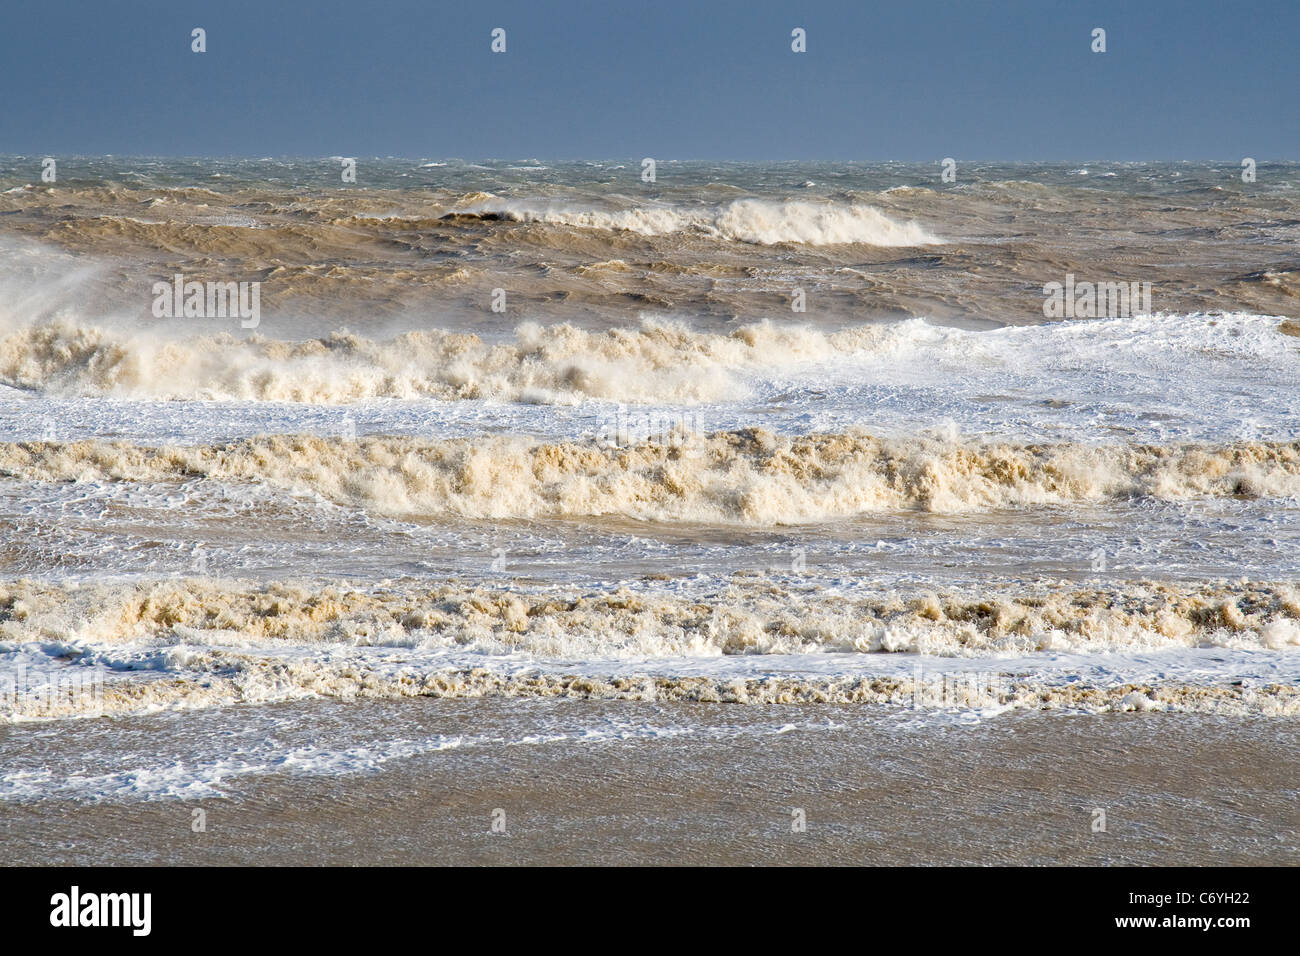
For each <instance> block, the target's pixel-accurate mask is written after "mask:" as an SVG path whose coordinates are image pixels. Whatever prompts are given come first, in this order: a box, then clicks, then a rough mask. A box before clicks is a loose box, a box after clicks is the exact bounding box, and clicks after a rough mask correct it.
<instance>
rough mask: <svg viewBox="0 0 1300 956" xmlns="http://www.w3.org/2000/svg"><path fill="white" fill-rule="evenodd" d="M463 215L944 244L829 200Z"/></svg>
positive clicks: (485, 210) (519, 207)
mask: <svg viewBox="0 0 1300 956" xmlns="http://www.w3.org/2000/svg"><path fill="white" fill-rule="evenodd" d="M462 217H463V218H473V219H486V220H507V221H511V222H537V223H545V224H549V225H560V226H576V227H578V228H582V229H607V230H624V231H628V232H635V233H638V234H640V235H643V236H663V235H668V234H670V233H677V232H689V233H694V234H696V235H703V236H707V237H709V238H713V239H734V240H739V241H741V242H750V243H755V244H758V245H776V244H778V243H787V242H789V243H803V244H806V245H813V246H827V245H848V244H862V245H871V246H923V245H935V244H938V243H940V242H942V240H941V239H938V238H936V237H935V236H932V235H931V234H930V233H928V232H926V230H924V229H923V228H921V227H920V226H918V225H917V224H916V223H912V222H907V223H901V222H896V221H895V220H893V219H890V218H889V217H888V216H886V215H884V214H883V213H882V212H880V211H879V210H877V209H875V208H874V207H872V206H864V205H844V204H837V203H825V202H803V201H787V202H775V201H772V200H765V199H737V200H734V201H732V202H729V203H723V204H721V205H717V206H695V207H684V206H636V207H633V208H630V209H614V210H598V209H580V208H575V207H573V206H570V205H566V204H563V203H547V202H539V201H536V200H508V199H499V198H497V197H485V198H482V199H478V200H477V201H475V202H470V203H467V204H465V205H463V206H459V207H457V208H455V209H453V210H452V211H451V212H449V213H447V214H446V215H445V216H444V217H443V218H444V219H452V218H462Z"/></svg>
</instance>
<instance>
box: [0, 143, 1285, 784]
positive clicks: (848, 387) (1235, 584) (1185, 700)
mask: <svg viewBox="0 0 1300 956" xmlns="http://www.w3.org/2000/svg"><path fill="white" fill-rule="evenodd" d="M338 165H339V164H338V162H337V161H336V160H329V159H320V160H294V161H289V160H270V159H267V160H228V161H227V160H155V159H131V158H111V159H87V158H78V157H66V158H63V159H61V160H60V163H59V170H60V178H59V181H58V182H57V183H56V184H54V185H52V186H51V185H47V184H42V183H40V182H39V177H38V173H39V162H38V161H36V160H33V159H31V158H24V157H2V158H0V722H4V723H5V724H6V725H8V727H7V729H5V730H3V731H0V734H2V736H0V753H8V755H9V756H8V758H7V759H6V761H5V763H4V764H2V765H0V802H5V801H8V802H9V803H11V804H15V805H16V804H23V805H27V804H31V803H33V802H35V803H40V802H41V801H43V800H44V801H53V802H58V801H66V800H110V801H128V802H129V801H132V800H141V799H143V800H145V801H155V800H162V801H167V800H184V799H188V798H195V799H212V798H218V797H223V796H231V795H234V794H238V793H239V792H240V788H241V787H242V786H243V784H241V783H239V781H247V780H252V779H258V780H260V779H263V778H268V777H277V776H282V775H290V776H292V775H293V774H295V773H299V772H302V773H305V774H308V775H326V776H331V775H332V776H335V777H338V778H339V779H341V780H344V779H350V778H352V777H354V776H356V775H358V774H368V773H380V774H382V773H385V772H387V771H386V770H385V768H388V767H392V766H398V765H402V761H404V760H409V759H415V758H419V759H420V760H425V759H431V758H430V755H434V754H437V753H440V752H442V751H443V750H445V749H452V748H468V749H469V750H472V749H473V746H471V745H473V744H474V742H475V741H479V742H480V743H481V744H483V745H484V746H488V747H489V749H491V747H498V746H506V745H508V744H509V745H512V746H513V744H512V743H511V742H519V741H527V740H534V739H537V740H541V739H550V738H548V737H547V736H546V735H547V734H548V733H555V734H559V735H560V737H559V738H556V739H564V740H568V741H574V740H587V741H590V742H591V743H592V744H593V746H595V745H597V744H598V745H599V746H600V747H606V748H608V747H614V748H618V747H619V746H620V741H624V740H627V741H632V740H635V741H646V740H651V739H658V735H660V734H661V733H662V734H669V735H670V736H671V735H679V736H680V735H682V734H685V735H687V736H691V735H694V736H699V737H702V738H708V739H714V738H715V737H717V738H718V739H730V737H728V735H729V734H734V735H738V739H740V738H743V739H744V740H750V739H751V737H754V735H755V734H758V735H759V736H762V735H763V734H766V733H768V732H769V731H772V732H775V731H776V730H780V728H782V727H784V726H786V724H790V725H792V726H793V727H795V728H804V729H806V728H807V727H814V726H816V727H821V726H823V724H824V723H825V722H827V721H829V722H830V723H831V724H832V725H835V724H836V723H837V722H843V720H845V719H852V720H855V721H857V720H862V721H867V722H868V723H869V724H871V726H872V727H875V726H877V723H872V722H879V721H885V722H887V723H888V722H889V721H895V722H898V723H899V725H900V726H907V727H909V728H912V729H911V730H910V731H909V732H915V733H918V734H925V733H929V732H930V731H929V730H927V729H926V728H932V727H943V728H948V729H949V730H950V729H951V728H952V727H966V726H969V725H983V724H985V723H987V722H990V721H992V722H997V721H1000V720H1007V719H1011V715H1015V719H1017V720H1022V719H1025V720H1033V719H1044V720H1045V719H1048V716H1049V715H1050V716H1051V718H1052V719H1056V717H1058V716H1060V715H1084V714H1091V715H1098V714H1114V715H1115V717H1114V719H1115V720H1140V719H1142V715H1144V714H1149V713H1150V712H1152V711H1159V712H1161V713H1165V714H1168V715H1170V716H1169V717H1168V719H1169V720H1177V719H1186V720H1188V721H1193V720H1196V721H1203V720H1205V719H1209V718H1213V719H1219V718H1223V719H1226V720H1233V721H1250V722H1251V723H1250V727H1251V728H1252V729H1251V731H1250V733H1251V734H1252V735H1255V736H1258V735H1260V734H1263V735H1264V736H1267V734H1268V733H1269V731H1268V730H1267V728H1268V727H1269V726H1275V727H1276V728H1278V730H1277V732H1278V733H1283V732H1289V731H1288V730H1286V728H1289V727H1290V726H1291V720H1292V718H1294V717H1295V716H1297V715H1300V684H1298V683H1297V680H1298V679H1300V425H1298V424H1297V423H1298V422H1300V375H1298V374H1297V373H1298V372H1300V337H1298V336H1297V332H1300V324H1298V323H1297V321H1296V319H1297V317H1300V304H1298V303H1300V259H1297V254H1296V249H1297V240H1298V239H1300V166H1296V165H1294V164H1292V165H1285V164H1284V165H1276V166H1269V167H1263V166H1262V167H1260V172H1259V180H1258V182H1257V183H1255V184H1243V183H1241V182H1240V180H1239V179H1238V178H1237V172H1238V171H1237V170H1235V169H1234V168H1233V167H1231V166H1223V167H1216V166H1213V165H1207V164H1106V163H1091V164H1069V165H1061V166H1044V165H1017V166H1002V165H988V166H963V167H962V169H961V171H960V173H959V177H958V182H956V183H953V184H945V183H942V182H941V181H940V179H939V171H938V168H937V167H929V166H909V165H905V164H880V165H862V164H845V165H839V166H835V165H830V164H769V165H744V164H699V163H663V164H661V165H660V167H659V172H658V181H657V182H656V183H653V184H646V183H643V182H641V180H640V176H639V174H640V167H639V164H638V163H634V162H631V161H624V162H616V161H611V162H588V163H563V164H546V163H542V162H537V161H527V162H508V163H507V162H483V163H468V162H463V161H459V160H431V159H426V160H393V159H388V160H378V159H376V160H360V161H359V163H358V183H357V185H355V186H351V185H348V186H344V185H343V184H341V183H339V182H338ZM33 169H35V170H36V173H33V172H32V170H33ZM177 274H180V275H183V276H184V278H185V281H197V282H257V283H260V287H259V288H260V300H259V301H260V311H259V314H258V315H257V321H256V324H255V327H251V326H246V324H245V323H244V322H241V319H240V317H239V316H213V317H203V316H190V317H176V318H167V317H158V316H157V315H156V314H155V304H156V299H157V293H156V292H155V290H154V285H155V283H159V282H162V283H171V282H172V278H173V276H175V275H177ZM1067 276H1073V277H1074V280H1077V281H1080V282H1082V281H1088V282H1098V283H1099V282H1126V283H1128V282H1136V283H1150V284H1151V291H1150V308H1149V309H1145V310H1130V312H1131V314H1124V315H1093V316H1083V317H1075V318H1068V319H1059V320H1049V319H1048V318H1046V317H1045V316H1044V311H1043V301H1044V291H1043V286H1044V285H1045V284H1047V283H1051V282H1062V283H1064V282H1065V281H1066V279H1067ZM797 295H802V296H803V303H804V306H805V309H804V311H794V310H793V309H792V307H791V304H792V302H793V301H794V300H795V297H796V296H797ZM494 304H501V305H502V306H503V308H502V310H501V311H494V310H493V305H494ZM424 698H442V699H444V700H445V701H446V702H447V706H448V707H455V706H456V702H457V701H460V702H462V703H463V704H464V706H466V707H469V702H470V701H472V700H478V699H489V700H491V701H498V702H501V707H500V708H498V709H497V710H494V711H493V716H492V720H493V721H497V722H504V723H503V724H502V726H496V724H494V725H493V727H492V728H491V729H490V730H489V729H484V730H483V731H482V733H477V734H476V731H475V728H474V727H473V726H472V721H469V722H468V724H467V722H466V720H465V719H458V724H457V726H458V727H459V729H458V731H457V733H456V734H450V735H449V734H447V733H443V732H442V731H441V730H438V729H437V728H436V727H430V726H426V725H421V729H420V733H419V734H416V735H415V736H412V735H411V733H408V731H410V728H404V727H402V726H401V724H402V722H401V721H400V720H399V719H397V718H395V717H391V716H390V717H386V718H384V719H385V720H387V721H389V722H390V723H391V724H392V732H391V734H388V733H387V732H386V731H385V729H384V726H377V727H374V728H371V729H368V730H367V731H366V732H365V733H364V734H362V735H361V737H363V738H364V739H354V738H356V737H357V731H356V730H355V728H354V729H348V728H347V727H346V726H345V724H346V721H344V722H343V723H340V722H339V721H338V720H337V719H336V718H337V715H338V713H339V711H336V710H330V709H327V708H324V707H323V706H322V705H321V702H322V701H328V702H330V706H331V707H332V706H334V704H335V703H340V702H341V703H348V702H351V704H353V705H355V706H356V707H358V708H360V709H359V710H358V711H357V712H358V713H367V714H369V713H374V712H375V711H374V708H375V707H377V706H382V707H386V708H390V711H391V713H400V712H401V711H400V706H401V705H402V704H406V705H408V706H411V707H415V706H417V704H416V702H417V700H421V699H424ZM362 699H364V702H365V707H364V708H363V707H362V704H363V701H362ZM512 702H514V703H517V704H518V705H519V706H518V708H517V710H513V711H512V710H511V708H510V706H509V705H510V704H511V703H512ZM561 702H563V706H562V709H561V710H555V709H550V710H548V709H547V708H548V707H550V708H555V707H560V706H561ZM583 702H585V705H586V706H590V707H591V708H592V710H591V711H590V714H591V715H594V714H597V713H598V714H599V715H600V717H599V719H596V718H595V717H592V718H591V719H590V720H588V719H586V717H584V713H583V711H582V710H581V708H582V707H583V706H584V703H583ZM619 704H624V705H625V706H626V709H625V710H624V711H622V712H620V711H618V709H617V705H619ZM718 704H729V705H732V709H731V711H730V712H731V713H733V714H740V713H746V714H748V716H744V717H743V718H742V717H739V716H737V717H735V718H734V720H733V719H731V718H728V717H727V716H726V715H727V713H728V710H727V708H725V707H724V708H722V709H721V710H719V709H718V707H717V706H716V705H718ZM493 706H494V707H495V706H496V705H495V704H494V705H493ZM659 706H663V707H669V708H671V710H670V716H671V721H670V724H671V726H668V727H666V728H665V727H664V726H660V725H659V724H657V723H655V721H656V720H660V719H661V718H662V717H663V714H662V713H660V712H658V711H656V710H654V707H659ZM693 707H694V708H696V709H694V710H693V709H692V708H693ZM366 708H369V709H366ZM575 708H576V709H575ZM597 708H598V709H597ZM611 708H613V709H612V710H611ZM757 708H775V710H764V711H763V713H764V714H765V715H768V716H765V717H763V718H762V719H759V718H758V717H756V716H755V713H756V711H755V709H757ZM782 708H787V710H788V713H789V717H788V719H787V718H786V717H783V716H779V712H780V711H781V709H782ZM844 708H849V709H850V710H849V712H851V713H852V714H855V715H858V716H853V717H851V718H846V717H845V711H844ZM390 711H385V713H389V712H390ZM344 713H346V711H344ZM449 713H450V712H449ZM465 713H469V711H466V712H465ZM512 714H513V715H514V717H513V720H514V723H511V720H512V716H511V715H512ZM610 714H613V715H614V716H613V717H609V716H608V715H610ZM620 714H621V716H620ZM693 714H698V715H699V719H698V721H695V720H694V718H693V717H692V715H693ZM557 715H562V717H563V719H561V716H557ZM647 715H648V716H647ZM861 715H867V716H861ZM160 716H165V717H166V720H167V721H168V723H167V726H169V727H171V728H173V729H172V730H170V731H168V733H169V734H180V735H181V736H186V735H188V734H189V733H191V731H190V730H189V729H187V728H189V727H190V726H191V724H190V723H188V722H190V721H195V722H197V721H202V726H203V727H204V728H205V730H204V733H205V734H211V733H215V734H217V735H218V737H217V740H218V742H217V743H210V742H209V743H204V744H203V746H202V747H198V748H196V749H193V750H192V754H193V760H192V761H186V760H181V759H176V755H175V754H172V753H171V752H170V751H167V752H165V753H164V750H165V749H166V748H161V749H159V750H158V752H157V753H154V754H152V755H150V754H148V753H146V751H147V750H148V748H149V747H150V746H155V745H154V744H147V743H141V741H147V740H155V741H156V740H157V737H158V735H157V734H154V733H152V732H148V731H147V728H150V727H157V726H160V725H159V724H158V722H157V721H158V719H159V717H160ZM589 716H590V715H589ZM462 717H463V715H462ZM769 717H770V721H771V722H773V723H772V726H771V727H769V726H768V723H765V722H764V721H767V720H768V718H769ZM81 718H86V719H93V720H96V721H100V723H97V724H95V725H94V726H95V727H96V728H102V727H104V726H111V727H116V728H118V729H117V730H115V731H112V732H111V733H109V732H105V731H104V730H102V729H96V730H95V731H93V732H84V731H77V732H72V731H68V732H67V733H66V734H65V732H64V730H63V728H70V727H74V726H90V725H86V724H79V723H78V720H79V719H81ZM103 721H110V722H112V723H110V724H104V723H103ZM277 721H279V722H281V723H282V724H283V726H282V727H281V730H275V729H274V728H275V727H276V726H277ZM556 721H559V724H560V725H563V726H562V727H561V728H560V729H559V730H556V729H555V726H552V725H553V724H555V722H556ZM609 721H613V723H612V724H611V723H609ZM1260 721H1262V722H1263V723H1262V724H1261V723H1259V722H1260ZM1270 721H1272V722H1275V723H1273V724H1270V723H1269V722H1270ZM304 722H305V723H304ZM589 724H590V726H588V725H589ZM193 726H199V724H197V723H196V724H194V725H193ZM855 726H856V725H855ZM891 726H892V724H891ZM1242 726H1245V725H1244V724H1243V725H1242ZM291 727H292V728H294V729H293V730H292V732H290V730H289V728H291ZM313 727H315V728H316V733H315V734H314V735H313V733H312V732H310V731H311V729H312V728H313ZM548 727H549V728H550V729H549V730H548V729H547V728H548ZM1261 727H1262V728H1264V729H1263V730H1261V729H1260V728H1261ZM51 728H54V729H51ZM674 728H676V729H674ZM729 728H730V729H729ZM773 728H775V730H773ZM282 732H283V735H284V741H283V742H282V744H281V743H275V744H268V743H266V741H269V740H272V739H275V740H279V736H277V735H279V734H281V733H282ZM800 732H801V733H802V732H803V731H802V730H801V731H800ZM864 732H866V731H864ZM872 732H875V731H872ZM935 732H937V731H935ZM944 732H948V731H947V730H945V731H944ZM810 733H811V731H810ZM25 734H26V735H32V734H36V735H40V734H44V735H49V734H55V735H56V737H53V738H50V737H46V738H42V739H50V740H53V739H57V740H58V741H60V743H59V744H58V745H57V746H56V747H54V749H53V750H52V751H50V753H49V754H48V755H44V756H42V755H43V754H46V751H45V750H42V749H39V748H38V749H33V745H32V741H33V740H35V739H36V738H34V737H31V736H24V735H25ZM115 734H116V735H117V736H116V738H115V737H114V735H115ZM221 735H227V736H229V737H230V739H232V740H235V739H243V738H244V737H247V738H248V739H249V740H252V741H253V744H250V745H249V746H248V747H245V746H244V745H242V744H241V745H240V746H239V747H236V748H234V749H227V748H226V747H225V745H224V744H222V743H220V740H222V739H225V738H224V737H222V736H221ZM250 735H251V736H250ZM259 735H263V736H261V737H259ZM814 736H815V735H814ZM480 738H481V740H480ZM114 739H116V740H117V741H118V742H117V744H114V743H113V740H114ZM205 739H206V738H205ZM692 739H694V737H692ZM754 739H757V738H756V737H755V738H754ZM127 740H130V741H131V743H130V745H127V744H126V743H124V742H123V741H127ZM258 741H260V742H258ZM738 746H740V745H738ZM744 746H750V745H748V744H746V745H744ZM753 746H760V745H759V744H754V745H753ZM259 748H260V749H259ZM232 781H233V783H232Z"/></svg>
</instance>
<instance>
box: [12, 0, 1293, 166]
mask: <svg viewBox="0 0 1300 956" xmlns="http://www.w3.org/2000/svg"><path fill="white" fill-rule="evenodd" d="M196 26H200V27H203V28H205V29H206V30H207V44H208V51H207V52H206V53H204V54H195V53H191V52H190V30H191V28H192V27H196ZM498 26H499V27H503V28H505V29H506V31H507V46H508V49H507V52H506V53H505V54H500V55H498V54H493V53H491V52H490V50H489V43H490V36H489V34H490V31H491V30H492V28H493V27H498ZM796 26H798V27H803V28H805V29H806V30H807V33H808V52H807V53H805V54H794V53H792V52H791V51H790V31H791V29H793V28H794V27H796ZM1098 26H1099V27H1103V28H1105V29H1106V31H1107V46H1108V51H1107V52H1106V53H1105V54H1094V53H1092V52H1091V51H1090V49H1089V45H1090V42H1091V38H1090V33H1091V30H1092V28H1093V27H1098ZM0 81H2V83H3V91H4V107H3V111H0V153H21V154H68V153H78V154H103V153H115V154H119V155H126V154H158V155H188V156H195V155H214V156H328V155H345V156H388V155H394V156H411V157H417V156H430V157H447V156H455V157H463V158H487V157H497V158H525V157H538V158H545V159H571V158H605V157H639V156H655V157H662V158H667V159H828V160H848V159H861V160H885V159H900V160H934V159H937V158H942V157H944V156H954V157H957V158H960V159H963V160H982V159H1007V160H1053V159H1079V158H1083V159H1152V160H1155V159H1234V160H1235V159H1238V158H1240V157H1242V156H1253V157H1256V158H1258V159H1260V160H1267V159H1274V160H1276V159H1300V0H1250V2H1221V0H1214V2H1211V0H1149V2H1148V0H1107V2H1093V0H1077V2H1064V0H1061V2H1053V0H1006V2H992V0H895V2H890V3H877V2H872V0H844V2H839V0H828V2H817V0H809V2H787V3H776V2H769V0H747V2H739V0H738V2H730V0H728V2H710V0H697V2H693V3H692V2H685V0H682V2H679V0H642V2H635V3H633V2H627V0H606V2H590V3H589V2H577V0H573V2H555V0H552V2H548V0H522V2H492V0H462V2H440V0H371V2H365V0H346V2H343V0H313V2H293V0H260V2H253V0H220V2H215V0H214V2H186V0H85V2H79V0H41V2H21V0H5V4H4V7H3V11H2V12H0Z"/></svg>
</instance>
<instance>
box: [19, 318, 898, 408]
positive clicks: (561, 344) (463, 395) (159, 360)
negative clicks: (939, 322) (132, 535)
mask: <svg viewBox="0 0 1300 956" xmlns="http://www.w3.org/2000/svg"><path fill="white" fill-rule="evenodd" d="M907 334H909V332H908V330H907V329H906V328H903V327H897V326H896V327H893V328H892V329H891V328H889V327H886V326H883V325H864V326H857V327H853V328H849V329H844V330H841V331H838V332H822V331H818V330H815V329H811V328H807V327H803V326H790V325H778V324H776V323H773V322H768V321H764V322H759V323H754V324H751V325H747V326H744V327H742V328H739V329H737V330H736V331H734V332H731V333H730V334H725V335H724V334H718V333H705V332H695V331H692V330H691V329H689V328H688V327H687V326H686V325H684V324H682V323H678V322H673V321H667V320H656V319H645V320H643V321H642V322H641V324H640V326H639V327H638V328H634V329H621V328H620V329H610V330H607V331H601V332H589V331H585V330H583V329H580V328H577V327H575V326H573V325H569V324H562V325H551V326H542V325H538V324H536V323H524V324H523V325H521V326H520V327H519V328H518V329H517V330H516V337H515V340H514V341H513V342H508V343H498V344H492V343H488V342H484V341H483V340H482V339H480V338H479V337H478V336H476V335H473V334H469V333H459V332H450V331H445V330H440V329H432V330H419V331H412V332H406V333H404V334H402V335H399V336H397V337H396V338H394V339H391V340H388V341H376V340H373V339H368V338H365V337H363V336H359V335H354V334H351V333H348V332H336V333H334V334H332V335H330V336H329V337H327V338H320V339H312V340H309V341H303V342H286V341H280V340H275V339H267V338H263V337H261V336H253V337H251V338H249V339H237V338H235V337H233V336H231V335H229V334H221V335H211V336H204V337H193V338H177V337H163V336H159V335H147V334H130V333H125V332H117V331H112V330H109V329H105V328H100V327H95V326H85V325H79V324H75V323H72V322H69V321H66V320H55V321H52V322H47V323H44V324H40V325H35V326H25V327H21V328H17V329H12V330H9V331H7V334H5V332H3V331H0V336H3V337H0V383H3V384H6V385H10V386H13V387H18V388H25V389H33V390H37V391H41V392H45V393H48V394H54V395H77V396H80V395H112V396H117V397H143V398H154V399H214V400H219V399H234V400H257V401H286V402H311V403H319V404H329V403H346V402H354V401H363V400H366V399H375V398H397V399H414V398H434V399H441V400H455V399H497V400H501V401H513V402H527V403H535V404H573V403H577V402H580V401H582V400H583V399H585V398H598V399H608V400H612V401H621V402H633V403H650V402H680V403H687V402H706V401H716V400H719V399H724V398H735V397H737V396H739V395H743V394H744V393H745V391H746V389H745V387H744V386H743V384H742V383H740V382H739V381H738V380H737V379H736V377H735V376H734V375H733V374H732V373H733V372H736V371H744V370H753V369H764V368H775V367H779V366H781V365H788V364H790V363H795V362H801V361H812V360H819V359H827V358H830V357H833V356H835V355H842V354H848V353H853V352H860V351H864V350H868V349H872V348H876V347H879V346H880V345H881V344H882V343H885V342H887V341H890V340H891V338H892V339H897V338H898V337H899V336H905V335H907Z"/></svg>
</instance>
